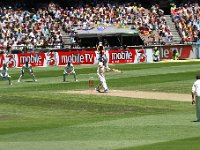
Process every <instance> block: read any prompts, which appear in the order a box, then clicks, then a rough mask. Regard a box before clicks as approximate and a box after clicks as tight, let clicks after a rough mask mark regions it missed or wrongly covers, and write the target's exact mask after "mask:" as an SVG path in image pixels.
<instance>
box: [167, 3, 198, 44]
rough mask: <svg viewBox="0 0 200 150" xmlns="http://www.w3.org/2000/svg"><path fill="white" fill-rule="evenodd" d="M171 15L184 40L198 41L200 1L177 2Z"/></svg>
mask: <svg viewBox="0 0 200 150" xmlns="http://www.w3.org/2000/svg"><path fill="white" fill-rule="evenodd" d="M171 15H172V18H173V21H174V23H175V24H176V27H177V30H178V31H179V34H180V35H181V37H182V39H183V42H197V41H198V40H199V39H200V6H199V4H198V3H186V4H181V5H180V6H179V7H178V6H176V5H175V4H173V5H172V7H171Z"/></svg>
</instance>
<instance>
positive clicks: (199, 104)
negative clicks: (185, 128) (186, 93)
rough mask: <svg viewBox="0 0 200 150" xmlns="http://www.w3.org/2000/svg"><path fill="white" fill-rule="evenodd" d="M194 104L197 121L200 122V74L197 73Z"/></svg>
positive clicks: (193, 92)
mask: <svg viewBox="0 0 200 150" xmlns="http://www.w3.org/2000/svg"><path fill="white" fill-rule="evenodd" d="M192 104H196V116H197V120H196V122H200V74H198V75H196V81H195V82H194V84H193V86H192Z"/></svg>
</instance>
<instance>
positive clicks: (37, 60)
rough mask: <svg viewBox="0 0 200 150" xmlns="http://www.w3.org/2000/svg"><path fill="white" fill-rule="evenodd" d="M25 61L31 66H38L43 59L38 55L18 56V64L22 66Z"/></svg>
mask: <svg viewBox="0 0 200 150" xmlns="http://www.w3.org/2000/svg"><path fill="white" fill-rule="evenodd" d="M26 61H28V62H29V63H31V64H40V63H42V61H43V58H42V56H40V55H39V54H34V55H30V56H20V64H24V63H25V62H26Z"/></svg>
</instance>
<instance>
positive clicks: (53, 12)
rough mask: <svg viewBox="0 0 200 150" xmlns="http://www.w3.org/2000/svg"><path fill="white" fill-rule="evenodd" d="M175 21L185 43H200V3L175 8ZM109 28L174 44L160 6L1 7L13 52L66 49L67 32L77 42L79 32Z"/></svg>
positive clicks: (0, 28)
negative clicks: (37, 49)
mask: <svg viewBox="0 0 200 150" xmlns="http://www.w3.org/2000/svg"><path fill="white" fill-rule="evenodd" d="M171 14H172V18H173V21H174V22H175V24H176V26H177V29H178V31H179V32H180V34H181V36H182V37H183V39H184V41H195V40H197V39H198V36H199V30H200V7H199V5H198V3H194V4H186V5H183V6H181V7H176V5H173V7H172V8H171ZM108 26H118V27H123V28H128V27H131V29H132V30H136V31H138V32H139V33H140V34H141V35H143V36H152V37H155V35H152V33H153V31H156V32H157V33H158V35H159V36H160V37H161V40H163V39H165V40H166V41H172V40H173V35H172V33H171V31H170V28H169V26H168V25H167V21H166V18H165V16H164V11H163V10H162V9H160V7H159V5H158V4H154V5H153V6H152V7H151V8H150V9H145V8H144V7H142V5H141V4H136V3H125V4H119V3H112V4H110V3H106V4H103V3H101V4H96V5H95V6H90V5H88V4H86V5H79V6H78V7H65V8H62V7H61V6H59V5H57V4H55V3H52V2H51V3H49V4H48V6H47V7H42V8H39V9H37V10H36V9H34V8H32V10H29V11H28V10H24V9H20V8H12V7H0V47H3V48H4V49H6V50H7V51H9V50H10V49H23V50H24V49H26V50H27V49H33V48H36V47H55V48H63V44H64V43H63V36H62V34H61V31H62V30H63V31H65V32H66V33H68V34H69V35H70V37H71V43H74V42H75V36H76V35H75V33H76V32H75V30H74V29H76V30H90V29H92V28H94V27H97V28H99V29H102V28H106V27H108Z"/></svg>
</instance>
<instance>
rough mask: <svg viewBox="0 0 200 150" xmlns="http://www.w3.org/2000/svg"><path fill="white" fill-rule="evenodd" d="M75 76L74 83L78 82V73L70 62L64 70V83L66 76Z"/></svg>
mask: <svg viewBox="0 0 200 150" xmlns="http://www.w3.org/2000/svg"><path fill="white" fill-rule="evenodd" d="M71 74H73V76H74V81H75V82H77V81H78V80H77V78H76V72H75V70H74V66H73V64H72V63H71V62H68V63H67V65H66V66H65V68H64V72H63V82H65V81H66V76H69V75H71Z"/></svg>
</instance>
